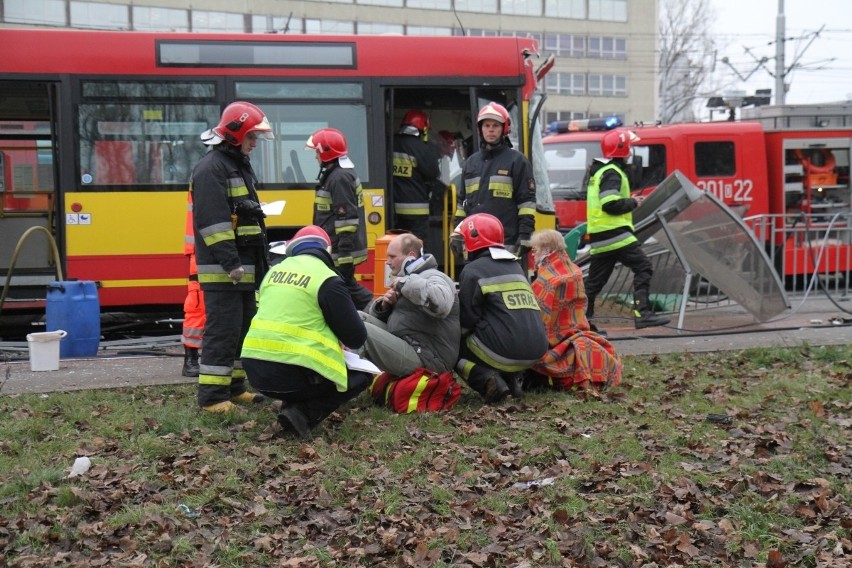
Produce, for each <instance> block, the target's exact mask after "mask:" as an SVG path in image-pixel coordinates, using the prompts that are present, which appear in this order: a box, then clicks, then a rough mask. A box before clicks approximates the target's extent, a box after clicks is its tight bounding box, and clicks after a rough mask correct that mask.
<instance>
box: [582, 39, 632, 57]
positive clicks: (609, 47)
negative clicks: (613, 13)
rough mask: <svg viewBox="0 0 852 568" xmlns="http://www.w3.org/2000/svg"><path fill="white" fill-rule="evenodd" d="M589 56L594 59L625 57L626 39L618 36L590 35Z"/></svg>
mask: <svg viewBox="0 0 852 568" xmlns="http://www.w3.org/2000/svg"><path fill="white" fill-rule="evenodd" d="M588 54H589V55H588V56H589V57H594V58H596V59H620V60H625V59H627V40H626V39H624V38H620V37H590V38H589V52H588Z"/></svg>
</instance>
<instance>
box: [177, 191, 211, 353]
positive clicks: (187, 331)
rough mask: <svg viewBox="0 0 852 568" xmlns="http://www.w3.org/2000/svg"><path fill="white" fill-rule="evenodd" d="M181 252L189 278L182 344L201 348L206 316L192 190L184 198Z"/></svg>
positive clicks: (184, 306) (184, 308)
mask: <svg viewBox="0 0 852 568" xmlns="http://www.w3.org/2000/svg"><path fill="white" fill-rule="evenodd" d="M183 254H184V256H186V257H188V258H189V280H188V282H187V290H186V299H185V300H184V302H183V335H182V341H183V344H184V345H185V346H187V347H192V348H194V349H200V348H201V336H202V335H203V334H204V324H205V321H206V316H205V312H204V292H202V291H201V285H200V284H199V283H198V265H197V264H196V262H195V230H194V229H193V226H192V192H187V198H186V230H185V231H184V239H183Z"/></svg>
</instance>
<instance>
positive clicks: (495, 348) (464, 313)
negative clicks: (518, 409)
mask: <svg viewBox="0 0 852 568" xmlns="http://www.w3.org/2000/svg"><path fill="white" fill-rule="evenodd" d="M495 251H497V252H502V253H505V250H503V249H495ZM493 256H501V257H502V258H493ZM459 302H460V307H461V312H460V323H461V326H462V333H463V334H464V333H468V332H469V333H470V334H469V335H468V336H467V338H466V339H465V342H466V345H467V347H468V348H469V349H470V350H471V351H472V352H473V354H474V355H476V356H477V357H479V358H480V359H481V360H482V361H484V362H485V363H487V364H488V365H490V366H492V367H494V368H495V369H498V370H500V371H506V372H516V371H522V370H524V369H527V368H529V367H530V366H532V365H533V364H534V363H535V362H536V361H538V359H539V358H540V357H541V356H542V355H544V353H545V352H546V351H547V348H548V341H547V333H546V332H545V329H544V323H543V322H542V319H541V314H540V313H539V307H538V302H537V301H536V299H535V296H534V295H533V292H532V289H531V288H530V284H529V282H528V281H527V278H526V275H525V274H524V270H523V269H522V268H521V266H520V264H518V261H517V259H515V258H514V257H512V256H510V255H506V254H502V255H496V254H493V253H492V249H481V250H478V251H475V252H474V253H472V255H471V257H470V262H468V264H466V265H465V267H464V268H463V269H462V272H461V276H460V279H459Z"/></svg>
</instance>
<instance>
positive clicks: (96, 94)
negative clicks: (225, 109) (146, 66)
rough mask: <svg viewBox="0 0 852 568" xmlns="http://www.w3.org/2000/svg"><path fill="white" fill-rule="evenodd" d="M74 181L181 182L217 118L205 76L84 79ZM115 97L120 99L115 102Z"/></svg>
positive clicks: (210, 85)
mask: <svg viewBox="0 0 852 568" xmlns="http://www.w3.org/2000/svg"><path fill="white" fill-rule="evenodd" d="M81 90H82V94H83V99H84V101H85V102H84V103H83V104H81V105H80V106H79V114H78V132H79V143H80V181H81V183H82V185H83V186H84V187H86V186H88V187H91V186H138V185H184V184H187V183H188V182H189V177H190V174H191V173H192V168H193V166H194V165H195V163H196V162H197V161H198V160H199V159H200V158H201V156H203V155H204V152H205V146H204V145H203V144H202V143H201V140H200V138H199V136H200V134H201V133H202V132H203V131H204V130H206V129H207V128H209V127H210V125H215V124H216V123H217V122H218V121H219V113H220V107H219V105H218V104H216V103H215V101H214V98H215V94H216V85H215V83H213V82H210V81H199V82H186V81H174V82H162V81H103V80H98V81H84V82H83V83H82V84H81ZM115 101H121V102H115Z"/></svg>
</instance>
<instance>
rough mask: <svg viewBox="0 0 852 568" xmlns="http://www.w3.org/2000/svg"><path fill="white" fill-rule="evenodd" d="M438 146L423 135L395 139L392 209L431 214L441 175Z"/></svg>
mask: <svg viewBox="0 0 852 568" xmlns="http://www.w3.org/2000/svg"><path fill="white" fill-rule="evenodd" d="M440 160H441V154H440V152H439V151H438V148H437V147H436V146H434V145H432V144H429V143H428V142H425V141H424V140H423V139H422V138H421V137H420V136H417V135H411V134H403V133H399V134H397V135H396V136H394V139H393V210H394V213H396V214H397V215H411V216H421V217H428V216H429V201H430V199H431V193H432V189H433V188H435V187H436V186H437V185H436V184H438V183H440V182H439V178H440V177H441V167H440Z"/></svg>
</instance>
